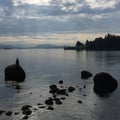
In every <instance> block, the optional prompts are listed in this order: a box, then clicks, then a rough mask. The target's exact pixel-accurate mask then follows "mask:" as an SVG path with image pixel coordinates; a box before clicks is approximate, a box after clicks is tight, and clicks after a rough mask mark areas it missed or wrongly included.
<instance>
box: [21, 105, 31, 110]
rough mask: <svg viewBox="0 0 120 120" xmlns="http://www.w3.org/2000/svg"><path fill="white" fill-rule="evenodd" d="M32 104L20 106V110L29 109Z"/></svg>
mask: <svg viewBox="0 0 120 120" xmlns="http://www.w3.org/2000/svg"><path fill="white" fill-rule="evenodd" d="M31 107H32V106H31V105H24V106H22V108H21V109H22V110H23V111H24V110H29V108H31Z"/></svg>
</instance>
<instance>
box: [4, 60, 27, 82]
mask: <svg viewBox="0 0 120 120" xmlns="http://www.w3.org/2000/svg"><path fill="white" fill-rule="evenodd" d="M25 77H26V74H25V71H24V70H23V68H22V67H21V66H20V65H19V61H18V59H17V60H16V64H13V65H10V66H7V67H6V68H5V81H17V82H22V81H24V80H25Z"/></svg>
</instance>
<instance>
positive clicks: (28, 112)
mask: <svg viewBox="0 0 120 120" xmlns="http://www.w3.org/2000/svg"><path fill="white" fill-rule="evenodd" d="M31 113H32V111H31V110H25V111H23V114H26V115H30V114H31Z"/></svg>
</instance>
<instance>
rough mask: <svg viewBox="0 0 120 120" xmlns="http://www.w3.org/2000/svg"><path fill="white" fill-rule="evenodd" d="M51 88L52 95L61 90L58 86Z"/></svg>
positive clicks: (51, 86)
mask: <svg viewBox="0 0 120 120" xmlns="http://www.w3.org/2000/svg"><path fill="white" fill-rule="evenodd" d="M49 88H50V91H49V92H50V93H57V92H58V90H59V89H58V88H57V86H56V85H50V86H49Z"/></svg>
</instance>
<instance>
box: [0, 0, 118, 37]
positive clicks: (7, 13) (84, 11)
mask: <svg viewBox="0 0 120 120" xmlns="http://www.w3.org/2000/svg"><path fill="white" fill-rule="evenodd" d="M119 21H120V0H0V34H1V35H6V34H18V35H24V34H31V33H32V34H36V33H41V32H61V31H79V32H81V33H106V32H110V33H111V32H114V33H119V32H120V29H119V28H120V23H119Z"/></svg>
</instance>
